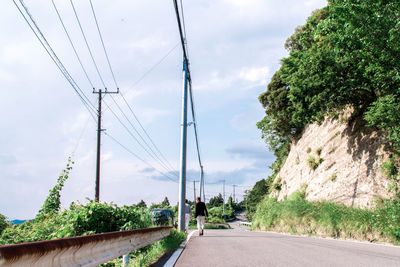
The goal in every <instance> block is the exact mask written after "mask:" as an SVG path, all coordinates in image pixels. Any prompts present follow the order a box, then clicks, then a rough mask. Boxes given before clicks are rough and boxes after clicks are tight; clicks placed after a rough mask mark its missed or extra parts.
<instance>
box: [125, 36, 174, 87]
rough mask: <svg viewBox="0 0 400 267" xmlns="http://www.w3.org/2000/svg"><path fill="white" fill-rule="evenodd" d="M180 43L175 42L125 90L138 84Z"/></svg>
mask: <svg viewBox="0 0 400 267" xmlns="http://www.w3.org/2000/svg"><path fill="white" fill-rule="evenodd" d="M179 44H180V43H177V44H176V45H175V46H174V47H172V48H171V49H170V50H169V51H168V52H167V53H166V54H165V55H164V56H163V57H162V58H161V59H160V60H159V61H157V62H156V63H154V64H153V66H151V67H150V68H149V69H148V70H147V71H146V72H145V73H143V75H142V76H140V77H139V79H137V80H136V81H135V82H134V83H133V84H132V85H131V86H130V87H129V88H128V89H127V91H129V90H131V89H133V88H134V87H135V86H136V85H138V84H139V83H140V82H141V81H142V80H143V79H144V78H146V76H147V75H149V74H150V73H151V72H152V71H153V70H154V69H155V68H157V67H158V66H159V65H160V64H161V63H162V62H163V61H164V60H165V59H166V58H167V57H168V56H169V55H170V54H171V53H172V52H173V51H174V50H175V49H176V48H177V47H178V46H179Z"/></svg>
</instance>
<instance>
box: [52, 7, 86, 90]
mask: <svg viewBox="0 0 400 267" xmlns="http://www.w3.org/2000/svg"><path fill="white" fill-rule="evenodd" d="M51 2H52V3H53V7H54V9H55V11H56V13H57V16H58V19H59V20H60V22H61V25H62V27H63V29H64V32H65V34H66V35H67V37H68V40H69V43H70V44H71V46H72V49H73V50H74V53H75V56H76V58H77V59H78V62H79V64H80V65H81V68H82V70H83V72H84V73H85V76H86V79H87V80H88V82H89V83H90V85H91V86H92V88H94V85H93V83H92V81H91V80H90V78H89V75H88V74H87V72H86V69H85V67H84V66H83V64H82V61H81V59H80V57H79V55H78V52H77V51H76V48H75V45H74V43H73V42H72V39H71V37H70V35H69V33H68V31H67V28H66V27H65V24H64V22H63V20H62V18H61V15H60V13H59V12H58V9H57V6H56V4H55V3H54V0H51Z"/></svg>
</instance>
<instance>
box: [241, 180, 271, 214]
mask: <svg viewBox="0 0 400 267" xmlns="http://www.w3.org/2000/svg"><path fill="white" fill-rule="evenodd" d="M269 188H270V184H269V181H267V180H265V179H261V180H259V181H258V182H256V184H255V185H254V186H253V188H252V189H251V190H246V192H245V196H244V201H243V202H244V204H245V208H246V217H247V218H248V219H250V220H251V218H252V216H253V214H254V212H255V211H256V210H257V204H258V203H259V202H260V201H261V200H262V199H263V198H264V197H265V196H266V194H267V193H268V191H269Z"/></svg>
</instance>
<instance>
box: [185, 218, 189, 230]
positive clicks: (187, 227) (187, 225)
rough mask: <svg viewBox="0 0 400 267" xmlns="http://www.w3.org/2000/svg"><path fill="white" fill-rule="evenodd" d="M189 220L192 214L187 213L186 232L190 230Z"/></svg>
mask: <svg viewBox="0 0 400 267" xmlns="http://www.w3.org/2000/svg"><path fill="white" fill-rule="evenodd" d="M189 221H190V214H189V213H186V214H185V230H186V232H187V231H188V230H189Z"/></svg>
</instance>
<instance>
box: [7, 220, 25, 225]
mask: <svg viewBox="0 0 400 267" xmlns="http://www.w3.org/2000/svg"><path fill="white" fill-rule="evenodd" d="M26 221H27V220H12V221H10V222H12V223H13V224H21V223H23V222H26Z"/></svg>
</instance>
